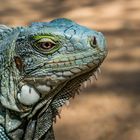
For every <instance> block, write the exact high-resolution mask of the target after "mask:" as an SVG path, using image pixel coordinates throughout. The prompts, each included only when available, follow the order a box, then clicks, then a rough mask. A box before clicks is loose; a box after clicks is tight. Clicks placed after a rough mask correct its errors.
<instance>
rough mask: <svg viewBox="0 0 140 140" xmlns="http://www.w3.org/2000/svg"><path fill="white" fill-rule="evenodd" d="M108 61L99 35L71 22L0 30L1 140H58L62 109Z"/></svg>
mask: <svg viewBox="0 0 140 140" xmlns="http://www.w3.org/2000/svg"><path fill="white" fill-rule="evenodd" d="M106 55H107V49H106V45H105V39H104V36H103V35H102V34H101V33H100V32H97V31H94V30H91V29H88V28H86V27H83V26H80V25H78V24H76V23H75V22H73V21H71V20H68V19H56V20H53V21H51V22H39V23H33V24H32V25H30V26H28V27H16V28H11V27H7V26H5V25H0V140H54V134H53V127H52V125H53V121H54V120H55V117H56V115H59V108H60V107H62V106H63V104H66V103H67V102H68V100H69V99H70V98H71V97H73V96H74V95H75V94H76V93H77V92H78V90H79V88H80V86H81V85H82V83H83V82H84V81H86V80H87V79H89V77H91V76H92V75H95V76H96V73H95V72H97V71H98V68H99V66H100V64H101V63H102V62H103V60H104V58H105V57H106Z"/></svg>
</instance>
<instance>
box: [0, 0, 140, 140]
mask: <svg viewBox="0 0 140 140" xmlns="http://www.w3.org/2000/svg"><path fill="white" fill-rule="evenodd" d="M57 17H67V18H70V19H73V20H75V21H76V22H78V23H80V24H82V25H85V26H88V27H90V28H93V29H96V30H100V31H102V32H103V33H104V34H105V36H106V38H107V42H108V49H109V54H108V57H107V59H106V61H105V63H104V64H103V65H102V75H100V76H99V80H98V81H97V82H95V84H94V85H90V86H88V88H87V89H85V90H83V94H81V95H80V96H78V97H77V98H76V99H75V100H73V101H71V105H70V107H69V108H67V109H66V108H64V110H63V111H62V119H61V120H59V121H58V122H57V124H56V125H55V134H56V137H57V140H140V38H139V37H140V1H139V0H80V1H76V0H69V1H68V0H67V1H66V0H60V1H59V0H52V1H51V0H50V1H45V0H11V1H10V0H0V20H1V23H4V24H7V25H12V26H17V25H27V24H28V23H30V22H32V21H46V20H47V21H48V20H51V19H53V18H57Z"/></svg>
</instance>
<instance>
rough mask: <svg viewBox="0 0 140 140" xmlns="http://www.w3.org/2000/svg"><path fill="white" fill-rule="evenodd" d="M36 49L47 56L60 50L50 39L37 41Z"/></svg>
mask: <svg viewBox="0 0 140 140" xmlns="http://www.w3.org/2000/svg"><path fill="white" fill-rule="evenodd" d="M34 47H35V48H36V49H37V51H39V52H41V53H45V54H51V53H53V52H55V51H56V50H57V49H58V48H59V47H58V45H57V43H56V42H54V41H53V40H52V39H49V38H41V39H39V40H37V41H36V43H35V45H34Z"/></svg>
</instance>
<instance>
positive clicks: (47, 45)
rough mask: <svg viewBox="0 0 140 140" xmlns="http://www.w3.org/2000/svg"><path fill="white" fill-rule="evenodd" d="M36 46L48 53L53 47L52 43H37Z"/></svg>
mask: <svg viewBox="0 0 140 140" xmlns="http://www.w3.org/2000/svg"><path fill="white" fill-rule="evenodd" d="M37 45H38V48H39V49H41V50H43V51H50V50H52V49H53V48H54V47H55V44H54V43H52V42H39V43H38V44H37Z"/></svg>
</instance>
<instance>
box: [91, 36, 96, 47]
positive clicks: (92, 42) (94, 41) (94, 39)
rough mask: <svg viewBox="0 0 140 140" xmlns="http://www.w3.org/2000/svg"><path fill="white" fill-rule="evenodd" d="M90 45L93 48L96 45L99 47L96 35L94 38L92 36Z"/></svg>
mask: <svg viewBox="0 0 140 140" xmlns="http://www.w3.org/2000/svg"><path fill="white" fill-rule="evenodd" d="M90 45H91V46H92V47H93V48H96V47H97V39H96V37H95V36H94V37H93V38H91V41H90Z"/></svg>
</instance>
